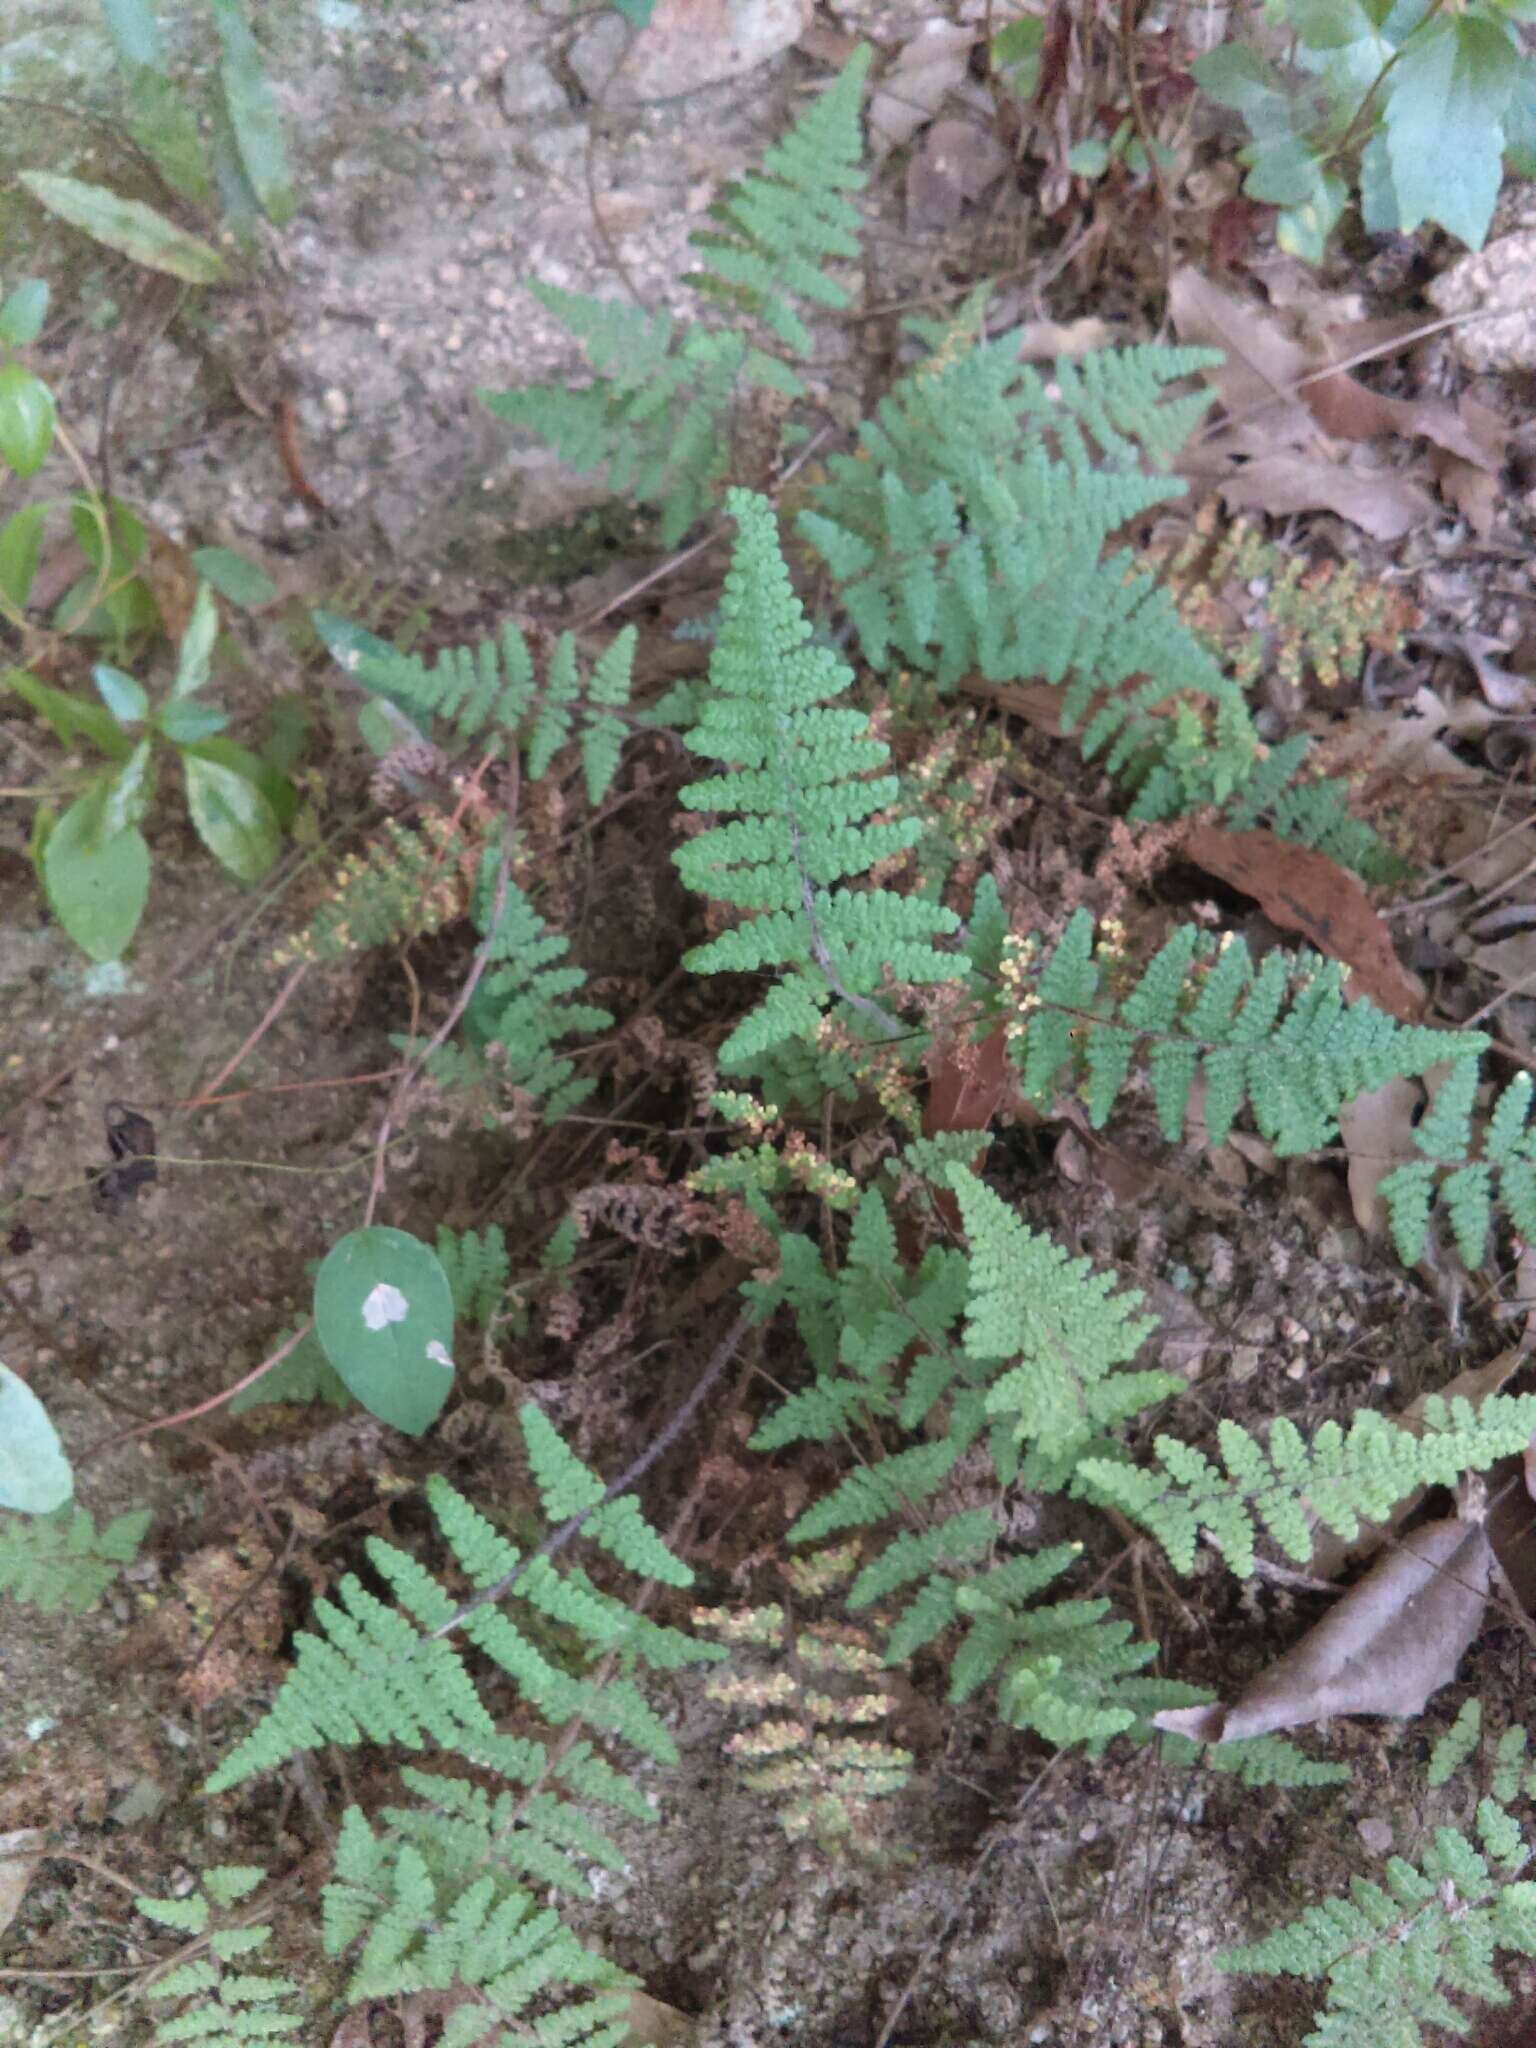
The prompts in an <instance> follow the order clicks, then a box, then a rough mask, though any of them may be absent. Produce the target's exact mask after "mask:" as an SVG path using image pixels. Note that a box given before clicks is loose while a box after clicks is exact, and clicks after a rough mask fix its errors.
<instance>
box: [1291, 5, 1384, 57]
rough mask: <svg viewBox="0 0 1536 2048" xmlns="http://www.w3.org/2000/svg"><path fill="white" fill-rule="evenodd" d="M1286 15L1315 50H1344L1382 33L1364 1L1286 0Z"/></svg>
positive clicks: (1304, 40) (1294, 27)
mask: <svg viewBox="0 0 1536 2048" xmlns="http://www.w3.org/2000/svg"><path fill="white" fill-rule="evenodd" d="M1285 18H1286V24H1287V26H1288V27H1290V28H1293V29H1294V30H1295V31H1296V33H1297V35H1298V36H1300V38H1301V40H1302V41H1303V42H1304V43H1307V44H1310V45H1311V47H1312V48H1313V49H1314V50H1337V49H1342V48H1343V46H1344V45H1345V44H1346V43H1356V42H1361V41H1364V40H1365V39H1367V38H1375V37H1376V36H1378V35H1379V34H1380V31H1379V29H1378V28H1377V26H1376V23H1375V22H1374V21H1373V20H1372V19H1371V17H1370V14H1369V12H1368V11H1367V10H1366V8H1365V7H1364V6H1362V4H1361V0H1286V9H1285Z"/></svg>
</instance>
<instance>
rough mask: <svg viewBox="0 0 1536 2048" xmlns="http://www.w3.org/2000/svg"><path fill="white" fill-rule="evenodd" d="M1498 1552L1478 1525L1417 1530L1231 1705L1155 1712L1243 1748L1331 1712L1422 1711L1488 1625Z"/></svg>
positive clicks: (1198, 1735)
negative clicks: (1250, 1741)
mask: <svg viewBox="0 0 1536 2048" xmlns="http://www.w3.org/2000/svg"><path fill="white" fill-rule="evenodd" d="M1492 1564H1493V1551H1492V1549H1491V1547H1490V1545H1489V1542H1488V1535H1487V1532H1486V1530H1485V1529H1484V1528H1483V1526H1482V1524H1481V1523H1479V1522H1464V1521H1461V1520H1459V1519H1458V1518H1456V1517H1454V1516H1453V1517H1451V1518H1449V1519H1447V1520H1446V1521H1443V1522H1431V1523H1430V1524H1429V1525H1428V1526H1427V1527H1426V1528H1423V1529H1416V1530H1415V1531H1414V1532H1413V1534H1412V1535H1411V1536H1407V1537H1405V1538H1404V1539H1403V1541H1402V1543H1401V1544H1399V1546H1398V1547H1397V1549H1395V1550H1394V1551H1392V1552H1391V1554H1390V1555H1389V1556H1387V1557H1384V1558H1383V1559H1382V1561H1381V1562H1380V1564H1378V1565H1377V1566H1375V1568H1374V1569H1373V1570H1371V1571H1369V1572H1367V1574H1366V1576H1365V1577H1364V1578H1363V1579H1362V1580H1361V1581H1360V1583H1359V1584H1358V1585H1356V1586H1352V1587H1351V1588H1350V1590H1349V1591H1348V1592H1347V1593H1346V1594H1344V1596H1343V1597H1342V1599H1340V1601H1339V1602H1338V1604H1337V1606H1335V1607H1333V1608H1331V1609H1330V1611H1329V1612H1328V1613H1327V1614H1326V1615H1324V1617H1323V1619H1322V1620H1321V1621H1320V1622H1318V1624H1317V1625H1316V1627H1315V1628H1312V1629H1310V1630H1309V1631H1308V1632H1307V1634H1306V1635H1305V1636H1303V1637H1302V1639H1301V1641H1300V1642H1299V1643H1298V1644H1297V1645H1296V1646H1295V1648H1294V1649H1292V1650H1289V1651H1288V1652H1287V1653H1286V1654H1285V1656H1283V1657H1282V1658H1280V1660H1279V1661H1278V1663H1275V1664H1272V1665H1271V1666H1270V1667H1269V1669H1268V1670H1267V1671H1265V1672H1264V1673H1262V1674H1261V1676H1260V1677H1259V1678H1257V1679H1256V1680H1255V1681H1254V1683H1253V1684H1252V1685H1250V1686H1249V1687H1248V1688H1247V1690H1246V1691H1245V1692H1244V1693H1243V1694H1242V1696H1241V1698H1240V1699H1238V1701H1237V1702H1236V1703H1235V1705H1233V1706H1231V1707H1227V1708H1223V1707H1222V1706H1221V1705H1220V1704H1216V1705H1212V1706H1207V1707H1182V1708H1175V1709H1171V1710H1169V1711H1166V1712H1164V1713H1161V1714H1157V1715H1154V1717H1153V1719H1154V1721H1155V1723H1156V1725H1157V1726H1158V1727H1159V1728H1166V1729H1168V1730H1169V1731H1170V1732H1172V1733H1176V1734H1181V1735H1191V1736H1193V1737H1194V1739H1195V1740H1196V1741H1198V1742H1238V1741H1241V1740H1243V1739H1244V1738H1245V1737H1248V1736H1253V1735H1269V1734H1272V1733H1274V1731H1275V1730H1276V1729H1280V1728H1304V1727H1306V1726H1308V1724H1309V1723H1311V1722H1313V1721H1322V1720H1326V1719H1327V1718H1328V1717H1329V1716H1331V1715H1334V1714H1393V1715H1401V1716H1404V1717H1406V1716H1408V1715H1412V1714H1418V1713H1421V1712H1422V1711H1423V1708H1424V1705H1425V1702H1426V1701H1427V1700H1428V1699H1429V1698H1430V1696H1431V1694H1433V1693H1436V1692H1438V1691H1439V1690H1440V1688H1441V1686H1443V1685H1449V1684H1450V1682H1451V1680H1452V1679H1453V1678H1454V1677H1455V1676H1456V1672H1457V1668H1458V1666H1459V1665H1460V1663H1461V1660H1462V1657H1463V1656H1464V1655H1465V1654H1466V1651H1467V1648H1468V1645H1469V1644H1470V1643H1471V1642H1472V1640H1473V1638H1474V1637H1475V1636H1476V1635H1477V1632H1478V1630H1479V1629H1480V1628H1481V1627H1482V1625H1483V1614H1484V1611H1485V1610H1486V1608H1487V1604H1488V1578H1489V1573H1490V1570H1491V1568H1492Z"/></svg>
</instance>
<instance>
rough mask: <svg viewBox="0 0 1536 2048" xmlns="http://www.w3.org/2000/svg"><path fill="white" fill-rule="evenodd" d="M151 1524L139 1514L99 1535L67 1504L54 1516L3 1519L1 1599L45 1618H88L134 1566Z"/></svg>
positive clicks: (87, 1518) (117, 1521) (82, 1514)
mask: <svg viewBox="0 0 1536 2048" xmlns="http://www.w3.org/2000/svg"><path fill="white" fill-rule="evenodd" d="M149 1519H150V1518H149V1510H148V1508H137V1509H135V1510H134V1511H133V1512H132V1513H130V1514H126V1515H118V1516H117V1517H116V1519H115V1520H113V1521H110V1522H108V1524H107V1525H106V1527H105V1528H104V1529H98V1528H97V1527H96V1524H95V1522H94V1521H93V1520H92V1518H91V1516H90V1514H89V1513H88V1512H87V1511H86V1509H84V1508H77V1507H72V1506H70V1505H69V1504H67V1503H66V1504H65V1506H63V1507H62V1508H58V1509H56V1510H55V1512H54V1513H53V1514H51V1515H13V1514H0V1593H10V1594H13V1595H14V1596H15V1598H16V1599H18V1600H21V1601H25V1602H26V1603H27V1604H28V1605H29V1606H32V1607H40V1608H42V1609H43V1611H44V1612H45V1613H54V1612H56V1611H57V1610H58V1609H59V1608H65V1609H67V1610H68V1611H69V1612H70V1613H71V1614H84V1613H85V1612H86V1611H87V1609H89V1608H92V1607H94V1606H95V1605H96V1602H97V1601H98V1600H99V1599H100V1598H101V1596H102V1594H103V1593H104V1592H105V1591H106V1590H107V1588H108V1586H110V1585H111V1583H112V1581H113V1580H114V1579H115V1578H116V1577H117V1575H118V1573H119V1572H120V1571H121V1570H122V1568H123V1566H124V1565H125V1564H132V1562H133V1560H134V1558H135V1557H136V1556H137V1555H138V1549H139V1545H140V1544H141V1543H142V1542H143V1540H144V1531H145V1530H146V1529H147V1528H148V1527H149Z"/></svg>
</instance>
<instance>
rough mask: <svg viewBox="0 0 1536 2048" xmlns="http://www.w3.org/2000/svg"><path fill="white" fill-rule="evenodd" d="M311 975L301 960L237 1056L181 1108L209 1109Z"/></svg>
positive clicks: (307, 963) (228, 1060)
mask: <svg viewBox="0 0 1536 2048" xmlns="http://www.w3.org/2000/svg"><path fill="white" fill-rule="evenodd" d="M308 972H309V962H308V961H307V960H305V961H301V962H300V964H299V965H298V966H297V967H295V968H294V970H293V972H292V973H291V974H290V975H289V977H288V979H287V980H286V981H285V982H284V983H283V985H282V987H281V988H280V989H279V990H278V992H277V994H276V995H275V996H274V997H273V998H272V1001H271V1003H270V1004H269V1005H268V1008H267V1012H266V1015H265V1016H264V1017H263V1018H262V1020H261V1022H260V1023H259V1024H258V1025H257V1026H256V1028H255V1030H254V1031H252V1032H251V1033H250V1035H249V1037H248V1038H247V1039H246V1041H245V1043H244V1044H243V1045H242V1046H241V1048H240V1050H239V1051H238V1052H237V1053H234V1054H232V1055H231V1057H230V1058H229V1059H227V1060H226V1061H225V1062H224V1064H223V1066H222V1067H220V1069H219V1071H218V1072H217V1073H216V1074H215V1075H214V1077H213V1079H212V1080H211V1081H210V1082H209V1083H208V1085H207V1087H206V1088H204V1089H203V1090H202V1091H201V1093H200V1094H197V1095H194V1096H193V1097H192V1099H191V1101H190V1102H185V1103H183V1104H181V1107H182V1108H183V1109H206V1108H208V1107H209V1106H210V1104H211V1102H212V1100H213V1098H214V1091H215V1090H216V1089H217V1088H219V1087H221V1086H222V1085H223V1083H224V1082H225V1081H227V1080H228V1079H229V1077H230V1075H231V1074H232V1073H233V1072H234V1071H235V1069H236V1068H237V1067H238V1066H239V1065H240V1064H241V1063H242V1061H244V1060H245V1059H246V1058H247V1056H248V1055H249V1054H251V1053H253V1052H254V1051H255V1050H256V1048H257V1046H258V1045H260V1043H261V1041H262V1040H263V1038H265V1037H266V1035H267V1033H268V1032H269V1031H270V1030H271V1029H272V1026H273V1025H274V1024H275V1023H276V1022H277V1020H278V1018H279V1017H280V1016H281V1015H282V1014H283V1012H284V1010H285V1009H286V1008H287V1007H288V1004H289V1002H290V1000H291V999H292V997H293V995H294V993H295V991H296V990H297V988H298V986H299V983H300V982H301V981H302V980H303V979H304V977H305V975H306V974H308Z"/></svg>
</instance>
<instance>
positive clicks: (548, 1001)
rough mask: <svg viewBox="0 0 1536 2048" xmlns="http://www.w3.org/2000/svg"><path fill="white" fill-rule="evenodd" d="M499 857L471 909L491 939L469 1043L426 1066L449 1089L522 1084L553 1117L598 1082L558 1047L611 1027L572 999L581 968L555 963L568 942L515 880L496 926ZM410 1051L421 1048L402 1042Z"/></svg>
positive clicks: (606, 1017) (489, 860)
mask: <svg viewBox="0 0 1536 2048" xmlns="http://www.w3.org/2000/svg"><path fill="white" fill-rule="evenodd" d="M496 877H497V859H496V855H495V853H494V852H493V851H491V850H489V849H488V850H487V852H486V854H485V856H484V859H483V861H482V863H481V869H480V876H479V879H478V881H477V883H476V885H475V891H474V896H473V900H472V914H473V916H474V920H475V925H476V928H477V929H478V930H479V931H480V932H481V933H482V935H484V936H485V937H486V938H487V939H488V940H489V961H490V965H489V967H488V969H487V972H486V973H485V975H484V976H483V978H482V980H481V982H480V986H479V987H478V988H477V989H476V990H475V993H474V995H473V996H472V997H471V999H470V1004H469V1008H468V1010H467V1011H466V1012H465V1017H464V1035H465V1037H466V1039H467V1040H468V1041H469V1044H468V1047H467V1048H465V1047H459V1046H451V1045H449V1046H440V1047H439V1048H438V1049H437V1050H436V1051H435V1052H433V1053H432V1054H430V1055H429V1057H428V1059H427V1072H428V1073H429V1074H430V1075H431V1076H432V1078H433V1079H434V1080H435V1081H437V1082H439V1083H440V1084H441V1085H442V1086H444V1087H449V1088H451V1087H464V1086H469V1085H472V1084H473V1083H475V1082H481V1081H485V1080H487V1079H492V1078H494V1080H495V1081H496V1083H497V1084H498V1086H499V1087H501V1088H503V1089H520V1090H521V1091H522V1092H523V1093H524V1094H526V1095H529V1096H531V1097H532V1098H533V1100H534V1101H535V1102H537V1103H538V1104H539V1105H540V1108H541V1110H542V1113H543V1116H544V1121H545V1122H546V1123H554V1122H555V1121H557V1119H558V1118H560V1117H561V1116H563V1115H565V1113H566V1112H567V1111H568V1110H570V1109H572V1108H574V1106H575V1105H576V1104H577V1103H578V1102H581V1101H583V1100H584V1099H585V1098H586V1097H587V1096H588V1095H589V1094H590V1093H591V1091H592V1088H593V1086H594V1085H595V1084H594V1083H593V1082H592V1081H591V1080H589V1079H584V1078H582V1077H581V1076H579V1075H578V1074H577V1073H576V1070H575V1066H574V1064H573V1063H572V1061H570V1060H569V1059H567V1058H566V1057H564V1055H563V1054H561V1053H559V1052H558V1051H557V1050H556V1047H557V1046H558V1045H559V1043H560V1041H561V1040H562V1039H563V1038H566V1037H567V1036H569V1034H570V1033H572V1032H575V1031H583V1032H585V1031H606V1030H607V1029H608V1028H609V1026H610V1025H611V1024H612V1023H613V1017H612V1015H611V1014H610V1012H608V1011H607V1010H600V1009H598V1008H597V1007H596V1006H595V1005H594V1004H590V1003H578V1002H573V1001H572V1000H571V998H572V997H573V996H574V995H575V994H576V993H577V991H578V990H580V989H582V988H584V987H585V986H586V980H587V977H586V973H585V971H584V970H583V969H582V968H580V967H564V966H560V965H558V964H557V963H559V962H560V961H562V960H564V958H565V956H566V954H567V953H568V952H569V951H570V940H569V939H566V938H563V937H561V936H560V934H559V933H557V932H551V931H550V930H549V928H548V926H547V925H546V924H545V923H544V920H543V919H542V918H541V917H540V916H539V914H538V912H537V911H536V910H535V909H534V907H533V905H532V904H531V903H530V902H529V901H528V898H527V897H526V896H525V895H524V894H523V892H522V890H521V889H519V888H518V887H517V885H516V883H510V884H509V885H508V888H507V892H506V898H505V901H504V902H503V904H502V907H501V915H500V917H499V918H497V920H496V923H495V928H494V930H492V929H491V919H492V917H493V915H494V913H495V909H496ZM399 1043H400V1044H401V1046H402V1049H403V1050H404V1051H405V1053H406V1054H407V1056H408V1057H409V1056H410V1055H411V1054H412V1053H413V1052H414V1051H415V1049H416V1048H415V1046H414V1045H413V1044H412V1042H411V1041H409V1040H402V1041H399Z"/></svg>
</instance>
